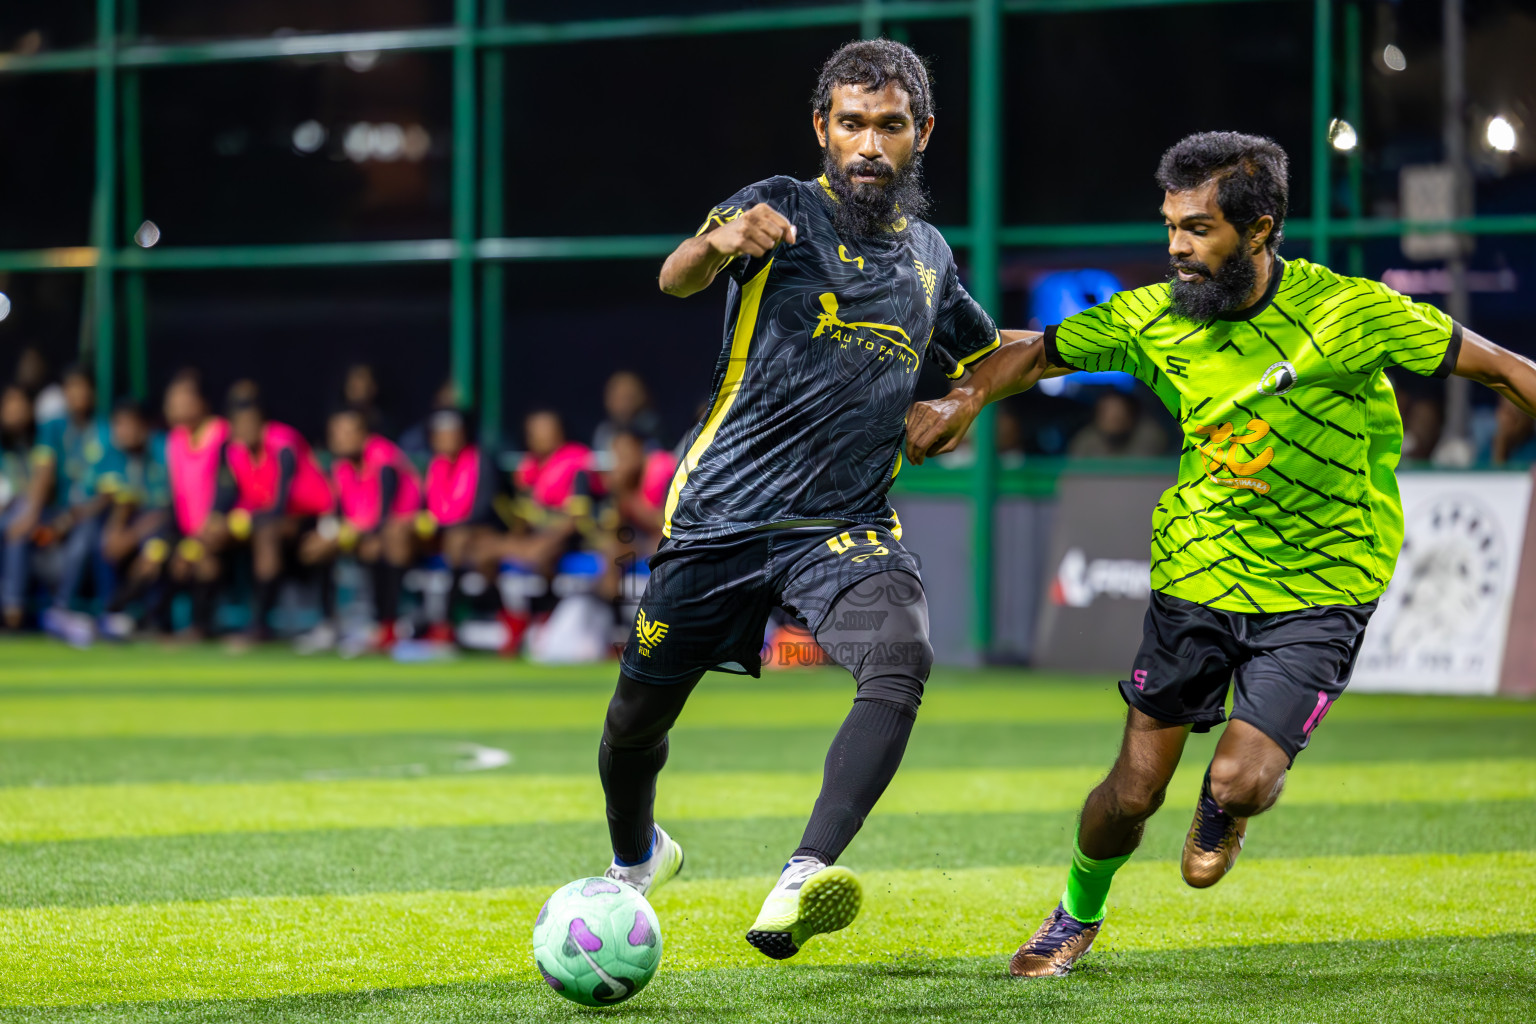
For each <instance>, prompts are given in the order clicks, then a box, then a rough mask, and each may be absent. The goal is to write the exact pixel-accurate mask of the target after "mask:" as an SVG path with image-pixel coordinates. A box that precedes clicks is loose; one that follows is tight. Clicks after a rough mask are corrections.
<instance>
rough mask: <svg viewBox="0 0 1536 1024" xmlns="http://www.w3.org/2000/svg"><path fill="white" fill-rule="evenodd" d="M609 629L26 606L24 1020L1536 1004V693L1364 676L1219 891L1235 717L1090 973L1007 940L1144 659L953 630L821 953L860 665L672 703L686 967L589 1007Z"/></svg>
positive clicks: (7, 994)
mask: <svg viewBox="0 0 1536 1024" xmlns="http://www.w3.org/2000/svg"><path fill="white" fill-rule="evenodd" d="M612 678H613V668H612V666H610V665H600V666H595V667H566V668H541V667H535V666H529V665H519V664H508V663H506V662H502V661H498V660H495V659H489V658H465V659H462V660H460V661H457V662H454V663H451V664H425V665H396V664H393V663H389V662H385V661H380V660H377V659H358V660H356V661H352V662H343V661H337V660H332V659H320V658H315V659H300V658H295V657H293V656H291V655H289V654H287V653H286V652H283V651H281V650H277V649H270V650H263V651H258V652H255V653H253V654H250V655H247V656H244V657H231V656H229V655H227V654H225V653H223V652H222V651H219V650H218V649H216V648H194V649H178V650H160V649H155V648H149V647H140V648H129V649H112V650H108V649H100V648H98V649H96V650H93V651H88V652H74V651H68V650H65V649H63V648H59V647H56V646H53V645H50V644H46V643H43V642H36V641H7V642H5V643H4V644H0V1020H3V1021H10V1020H16V1021H40V1022H42V1021H47V1022H55V1021H57V1022H64V1021H87V1020H89V1021H106V1022H115V1021H176V1022H182V1021H219V1022H231V1024H234V1022H247V1021H279V1020H281V1021H334V1020H346V1021H353V1020H356V1021H429V1020H430V1021H455V1020H464V1021H491V1020H495V1021H521V1020H570V1021H576V1020H592V1019H596V1016H595V1015H596V1014H603V1015H606V1016H611V1017H617V1018H624V1019H636V1020H655V1021H658V1022H659V1021H666V1022H669V1024H670V1022H673V1021H677V1022H693V1021H743V1022H745V1021H797V1022H799V1021H865V1020H875V1019H876V1018H879V1017H889V1018H891V1019H893V1020H897V1021H930V1020H931V1021H946V1022H948V1021H973V1020H974V1021H1037V1020H1038V1021H1046V1020H1051V1021H1055V1020H1072V1021H1136V1022H1138V1024H1140V1022H1160V1021H1189V1020H1206V1019H1215V1020H1221V1021H1266V1022H1267V1021H1295V1022H1305V1021H1318V1022H1322V1021H1347V1022H1350V1024H1354V1022H1356V1021H1439V1020H1445V1021H1460V1020H1480V1021H1520V1020H1536V1010H1533V1007H1536V967H1533V965H1532V960H1533V957H1532V953H1533V950H1536V702H1515V701H1507V700H1491V699H1450V698H1423V697H1395V696H1394V697H1386V696H1368V695H1356V694H1349V695H1346V697H1345V698H1344V699H1343V700H1342V701H1340V703H1339V705H1338V708H1337V710H1335V711H1334V712H1333V713H1332V714H1330V716H1329V718H1328V720H1327V722H1326V724H1325V726H1324V727H1323V728H1320V729H1319V730H1318V731H1317V734H1316V736H1315V737H1314V742H1313V744H1312V747H1311V749H1309V750H1307V751H1306V752H1305V753H1304V754H1303V755H1302V756H1301V758H1300V759H1299V760H1298V766H1297V769H1296V771H1294V772H1293V773H1292V774H1291V776H1290V778H1289V780H1288V786H1287V792H1286V795H1285V796H1284V798H1283V799H1282V802H1281V804H1280V805H1279V807H1277V808H1276V809H1275V810H1274V811H1273V812H1271V813H1270V814H1267V815H1264V816H1262V817H1259V818H1256V819H1254V821H1253V822H1252V823H1251V825H1250V829H1249V834H1248V846H1247V849H1246V850H1245V852H1244V854H1243V857H1242V859H1241V860H1240V861H1239V864H1238V867H1237V869H1236V870H1235V871H1234V872H1233V874H1232V876H1231V877H1230V878H1228V879H1225V880H1224V881H1223V882H1222V884H1221V885H1220V886H1218V887H1217V888H1215V889H1213V890H1210V891H1206V892H1196V891H1193V890H1190V889H1188V888H1187V887H1185V886H1184V885H1183V884H1182V882H1180V880H1179V878H1178V869H1177V865H1176V860H1177V856H1178V849H1179V845H1180V842H1181V841H1182V836H1183V832H1184V830H1185V828H1187V826H1188V821H1189V813H1190V805H1191V803H1192V801H1193V796H1194V792H1195V788H1196V787H1197V785H1198V781H1199V777H1200V773H1201V771H1202V770H1203V766H1204V763H1205V761H1206V759H1208V758H1209V756H1210V751H1211V749H1212V746H1213V744H1214V741H1215V738H1216V736H1215V734H1213V735H1208V736H1195V737H1193V738H1192V739H1191V741H1190V744H1189V747H1188V751H1187V754H1186V761H1185V765H1184V767H1183V768H1182V769H1181V771H1180V773H1179V775H1178V776H1177V777H1176V779H1175V781H1174V784H1173V786H1172V787H1171V788H1170V794H1169V800H1168V805H1167V807H1166V809H1165V810H1164V811H1163V812H1162V813H1161V814H1160V815H1159V816H1158V817H1156V818H1154V819H1153V820H1152V822H1151V823H1150V824H1149V827H1148V830H1147V835H1146V839H1145V843H1144V846H1143V848H1142V849H1141V851H1139V852H1138V854H1137V855H1136V857H1135V858H1133V860H1132V861H1131V863H1130V864H1129V865H1128V866H1127V867H1126V868H1125V869H1124V870H1123V871H1122V873H1121V875H1120V876H1119V877H1118V879H1117V881H1116V885H1115V888H1114V890H1113V891H1112V893H1111V896H1110V918H1109V923H1108V925H1107V926H1106V928H1105V931H1104V933H1103V935H1102V936H1101V937H1100V939H1099V940H1098V942H1097V944H1096V945H1095V949H1094V952H1093V953H1092V954H1090V956H1089V957H1088V958H1086V959H1085V960H1084V961H1083V964H1082V965H1081V967H1080V969H1079V970H1078V971H1077V972H1076V973H1075V974H1074V975H1073V976H1072V977H1071V978H1067V979H1050V980H1045V981H1037V982H1015V981H1011V980H1009V979H1007V978H1006V976H1005V973H1004V969H1003V965H1004V963H1005V961H1006V957H1007V955H1008V953H1009V952H1011V951H1012V949H1013V948H1014V947H1015V946H1016V945H1017V944H1018V943H1019V942H1020V941H1022V940H1023V939H1024V938H1026V937H1027V936H1028V934H1029V933H1030V932H1031V931H1033V929H1034V927H1035V925H1036V924H1038V922H1039V919H1040V918H1041V917H1042V916H1043V915H1044V913H1045V912H1046V911H1047V910H1049V909H1050V907H1051V906H1052V905H1053V904H1054V902H1055V899H1056V897H1057V896H1058V895H1059V893H1060V890H1061V886H1062V881H1063V878H1064V870H1065V860H1066V857H1065V854H1066V853H1067V851H1069V849H1070V844H1071V838H1072V831H1073V828H1074V821H1075V815H1076V810H1077V808H1078V807H1079V806H1080V804H1081V800H1082V797H1083V796H1084V795H1085V792H1086V790H1087V788H1088V787H1090V786H1091V785H1093V783H1094V782H1095V781H1096V780H1097V779H1098V778H1100V777H1101V776H1102V774H1103V772H1104V771H1105V770H1106V769H1107V767H1108V764H1109V761H1110V760H1111V759H1112V757H1113V755H1114V750H1115V746H1116V741H1117V737H1118V733H1119V723H1120V721H1121V719H1122V718H1123V715H1124V705H1123V704H1122V703H1121V701H1120V699H1119V697H1118V695H1117V693H1116V692H1115V688H1114V685H1113V683H1114V681H1113V680H1112V679H1104V678H1094V679H1081V678H1072V677H1065V676H1061V675H1044V674H1033V673H1026V672H1021V671H1011V670H997V669H994V670H982V671H959V670H945V669H940V670H938V671H936V673H935V675H934V678H933V680H932V681H931V683H930V687H929V693H928V697H927V699H926V701H925V704H924V709H923V715H922V718H921V720H920V722H919V725H918V728H917V730H916V732H915V733H914V736H913V740H912V744H911V747H910V749H909V752H908V756H907V760H906V764H905V766H904V769H903V772H902V773H901V774H900V775H899V776H898V778H897V781H896V783H895V784H894V785H893V786H892V788H891V790H890V792H889V793H888V794H887V796H886V798H885V800H883V801H882V803H881V805H880V807H879V808H878V809H877V810H876V812H875V814H874V815H873V816H872V817H871V819H870V821H869V822H868V823H867V825H866V827H865V830H864V832H863V834H861V836H860V837H859V839H858V840H857V841H856V842H855V844H854V846H853V847H852V848H851V849H850V850H849V852H848V854H847V856H846V857H845V858H844V863H846V864H848V865H849V866H851V867H854V868H855V869H856V870H858V871H859V872H860V873H861V876H862V877H863V879H864V882H865V886H866V906H865V909H864V911H863V913H862V914H861V915H860V917H859V919H858V920H857V921H856V922H855V923H854V925H853V926H852V927H850V928H849V929H847V930H846V931H844V932H841V933H838V934H836V935H832V936H824V937H820V938H818V939H816V940H814V941H813V942H812V943H811V944H810V945H809V946H808V947H807V948H806V950H804V951H803V952H802V954H801V955H800V956H798V957H796V958H795V959H794V960H791V961H788V962H786V963H773V962H770V961H767V960H765V959H763V958H762V957H760V956H759V955H758V954H757V953H756V952H755V951H753V950H752V949H751V948H750V947H748V946H747V945H746V944H745V942H744V941H743V940H742V932H743V930H744V928H745V926H746V924H747V923H748V922H749V921H750V920H751V917H752V915H753V914H754V913H755V910H756V905H757V903H758V901H760V900H761V898H762V895H763V893H764V892H765V891H766V888H767V886H768V884H769V883H770V882H771V880H772V877H773V875H774V873H775V872H776V870H777V867H778V865H779V864H780V863H781V862H782V860H783V858H784V856H785V855H786V854H787V853H788V852H789V851H791V850H792V849H793V848H794V846H795V845H796V842H797V840H798V836H799V833H800V830H801V829H802V828H803V825H804V818H805V814H806V812H807V810H808V808H809V805H810V802H811V800H812V799H813V798H814V795H815V791H816V787H817V785H818V781H819V772H820V763H821V759H822V757H823V755H824V753H825V749H826V744H827V741H828V740H829V739H830V737H831V735H832V734H833V732H834V731H835V730H836V728H837V725H838V722H839V721H840V719H841V717H842V714H843V713H844V712H845V711H846V708H847V702H848V699H849V696H850V685H849V683H848V681H847V680H846V678H845V677H843V676H841V675H840V674H839V673H837V672H835V671H812V672H805V673H790V674H777V675H771V676H768V677H765V678H764V679H763V680H760V681H756V680H742V679H735V678H728V677H712V678H711V679H710V680H708V681H707V682H706V684H705V686H703V687H701V689H700V690H699V692H698V694H697V695H696V696H695V698H694V700H693V701H692V702H691V703H690V706H689V708H688V710H687V712H686V713H685V716H684V718H683V720H682V722H681V723H680V724H679V727H678V729H677V731H676V733H675V736H674V743H673V758H672V761H671V764H670V765H669V767H668V769H667V771H666V772H665V773H664V775H663V776H662V780H661V794H660V800H659V810H660V813H661V816H662V820H663V822H664V823H666V824H667V825H668V827H669V829H671V831H672V832H673V833H674V834H675V835H676V836H677V837H678V838H679V839H680V840H681V841H682V842H684V843H685V844H686V846H687V849H688V854H689V862H688V869H687V871H686V872H685V874H684V876H683V877H682V879H680V880H679V881H678V882H676V883H674V884H673V885H672V886H669V887H668V888H667V889H665V890H663V891H662V892H660V893H658V894H657V897H656V899H655V906H656V910H657V912H658V914H659V915H660V918H661V921H662V925H663V931H664V934H665V936H666V944H667V948H666V957H665V960H664V964H663V969H662V972H661V973H660V975H658V977H657V979H656V980H655V981H654V982H653V983H652V985H651V986H650V987H649V988H648V989H647V990H646V991H645V992H643V993H641V994H640V995H639V996H637V997H635V998H634V999H633V1000H631V1001H630V1002H629V1003H626V1004H624V1005H622V1006H619V1007H615V1008H609V1009H607V1010H605V1011H586V1010H582V1009H580V1008H578V1007H575V1006H573V1005H571V1004H568V1003H565V1002H563V1001H562V1000H560V999H559V998H558V997H556V996H554V995H553V994H551V993H550V992H549V991H548V990H547V988H545V986H544V985H543V984H542V982H541V981H539V979H538V976H537V974H536V973H535V972H534V971H533V969H532V964H531V960H530V957H529V953H528V948H527V935H528V930H529V928H530V926H531V920H532V916H533V913H534V911H535V910H536V909H537V907H538V905H539V903H540V902H541V901H542V900H543V898H544V896H545V895H547V893H548V892H549V891H551V890H552V889H553V888H555V887H556V886H557V885H559V884H560V883H562V882H564V881H566V880H569V879H570V878H572V877H577V876H580V875H584V874H589V873H596V872H598V871H600V870H601V869H602V867H603V866H604V864H605V863H606V841H605V840H606V834H605V829H604V827H603V824H602V805H601V794H600V791H599V790H598V787H597V784H596V779H595V764H594V762H595V747H596V738H597V733H598V728H599V725H600V721H601V716H602V713H603V708H604V705H605V703H606V700H607V696H608V694H609V692H610V691H611V686H612Z"/></svg>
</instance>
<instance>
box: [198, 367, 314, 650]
mask: <svg viewBox="0 0 1536 1024" xmlns="http://www.w3.org/2000/svg"><path fill="white" fill-rule="evenodd" d="M230 395H231V398H230V404H229V410H228V413H229V441H228V443H227V444H225V446H224V471H225V473H226V474H227V482H226V483H225V485H224V486H223V487H222V489H221V493H220V495H219V498H218V501H217V502H216V503H215V505H214V508H215V511H217V512H218V513H221V514H220V515H218V516H210V517H209V523H208V526H205V534H206V537H205V541H204V543H205V544H206V545H207V547H208V551H209V554H210V556H213V555H217V554H220V553H222V552H224V551H227V550H229V549H230V548H232V547H235V546H241V545H249V547H250V551H251V575H252V577H253V581H254V582H253V584H252V595H251V622H250V626H249V629H248V638H249V639H252V640H265V639H269V638H270V637H271V627H270V625H269V623H268V621H267V619H268V616H269V614H270V613H271V611H272V607H273V605H274V604H276V602H277V589H278V585H279V583H280V582H281V580H282V575H283V571H284V569H285V568H287V565H288V563H289V562H290V560H291V558H292V555H293V554H294V553H295V552H294V547H295V545H296V544H297V542H298V539H299V537H300V535H301V534H302V533H303V531H304V529H305V528H306V527H307V526H308V525H310V521H311V520H313V518H314V517H316V516H320V515H324V514H325V513H327V512H329V511H330V509H331V505H332V499H331V488H330V484H329V483H327V481H326V479H325V474H324V473H322V472H321V470H320V465H319V463H317V462H316V461H315V457H314V453H313V452H311V451H310V447H309V442H307V441H305V440H304V437H303V435H301V434H300V433H299V432H298V431H297V430H295V429H294V428H293V427H290V426H288V425H287V424H286V423H278V422H276V421H273V420H268V419H267V417H266V414H265V413H264V412H263V411H262V407H261V403H260V402H259V401H257V400H256V398H255V397H254V395H253V394H252V391H251V389H248V388H246V387H244V386H243V383H242V384H237V385H235V387H233V388H231V389H230Z"/></svg>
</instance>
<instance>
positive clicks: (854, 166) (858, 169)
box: [843, 159, 896, 179]
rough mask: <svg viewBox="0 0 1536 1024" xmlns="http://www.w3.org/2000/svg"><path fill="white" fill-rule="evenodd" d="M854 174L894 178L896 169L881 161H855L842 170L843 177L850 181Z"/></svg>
mask: <svg viewBox="0 0 1536 1024" xmlns="http://www.w3.org/2000/svg"><path fill="white" fill-rule="evenodd" d="M856 174H863V175H872V176H874V177H878V178H894V177H895V176H896V168H894V167H892V166H891V165H890V164H888V163H886V162H884V161H883V160H879V161H877V160H864V159H859V160H855V161H854V162H853V163H851V164H848V165H847V166H846V167H844V168H843V176H844V177H845V178H849V179H852V178H853V176H854V175H856Z"/></svg>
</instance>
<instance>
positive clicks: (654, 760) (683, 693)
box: [597, 672, 698, 864]
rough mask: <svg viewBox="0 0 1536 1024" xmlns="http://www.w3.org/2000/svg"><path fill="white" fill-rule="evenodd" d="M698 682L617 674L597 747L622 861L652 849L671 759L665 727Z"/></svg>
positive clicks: (611, 832)
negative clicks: (661, 778) (662, 778)
mask: <svg viewBox="0 0 1536 1024" xmlns="http://www.w3.org/2000/svg"><path fill="white" fill-rule="evenodd" d="M697 683H698V680H697V679H694V680H691V681H687V680H685V681H681V682H676V683H668V684H666V685H656V684H654V683H642V682H640V681H639V680H636V679H631V678H630V677H629V676H626V675H624V674H623V673H622V672H621V673H619V685H618V688H617V689H616V690H615V691H614V694H613V700H612V701H611V702H609V704H608V717H607V719H606V720H605V721H604V723H603V741H602V743H601V744H600V745H599V746H598V749H597V772H598V776H599V777H600V778H601V779H602V781H603V795H604V797H605V798H606V800H607V804H608V836H609V838H610V839H611V840H612V842H613V853H614V856H616V857H618V858H619V859H620V860H622V861H625V862H628V863H631V864H634V863H639V862H640V861H642V860H644V859H645V858H646V855H647V854H648V853H649V851H650V849H651V843H652V841H653V840H654V838H655V835H656V819H655V805H656V776H657V775H658V774H660V772H661V769H662V767H663V766H665V765H666V763H667V732H668V731H669V730H670V729H671V728H672V724H673V723H674V722H676V721H677V716H678V715H679V714H681V713H682V710H683V704H684V703H686V702H687V700H688V695H689V694H690V693H692V692H693V688H694V686H695V685H697Z"/></svg>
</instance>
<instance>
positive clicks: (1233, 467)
mask: <svg viewBox="0 0 1536 1024" xmlns="http://www.w3.org/2000/svg"><path fill="white" fill-rule="evenodd" d="M1246 429H1247V431H1248V432H1247V433H1246V434H1239V433H1236V428H1235V427H1233V426H1232V424H1230V423H1219V424H1209V425H1207V426H1201V427H1196V428H1195V433H1197V434H1206V435H1208V436H1209V437H1210V440H1209V441H1207V442H1206V443H1205V444H1204V445H1201V447H1200V449H1199V451H1200V457H1201V458H1202V459H1203V460H1204V462H1205V478H1206V479H1207V480H1209V481H1210V482H1211V483H1213V484H1220V485H1221V486H1223V487H1242V488H1245V489H1247V490H1250V491H1257V492H1258V493H1260V494H1268V493H1269V484H1268V483H1267V482H1265V481H1263V480H1256V479H1254V477H1253V475H1254V474H1255V473H1258V472H1261V471H1262V470H1263V469H1264V467H1266V466H1268V465H1269V464H1270V463H1271V462H1273V461H1274V459H1275V449H1274V448H1273V447H1269V448H1265V449H1264V450H1263V451H1262V452H1260V453H1259V455H1258V457H1257V458H1255V459H1250V460H1248V461H1246V462H1244V461H1243V460H1242V459H1241V458H1240V456H1239V452H1238V450H1237V446H1238V445H1245V446H1246V445H1251V444H1257V443H1258V442H1260V441H1262V440H1264V438H1266V437H1268V436H1269V424H1268V423H1265V422H1264V421H1263V420H1249V421H1248V426H1247V428H1246ZM1223 469H1226V470H1228V471H1230V472H1231V474H1232V475H1231V476H1230V477H1218V476H1215V475H1214V474H1216V473H1219V472H1221V471H1222V470H1223Z"/></svg>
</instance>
